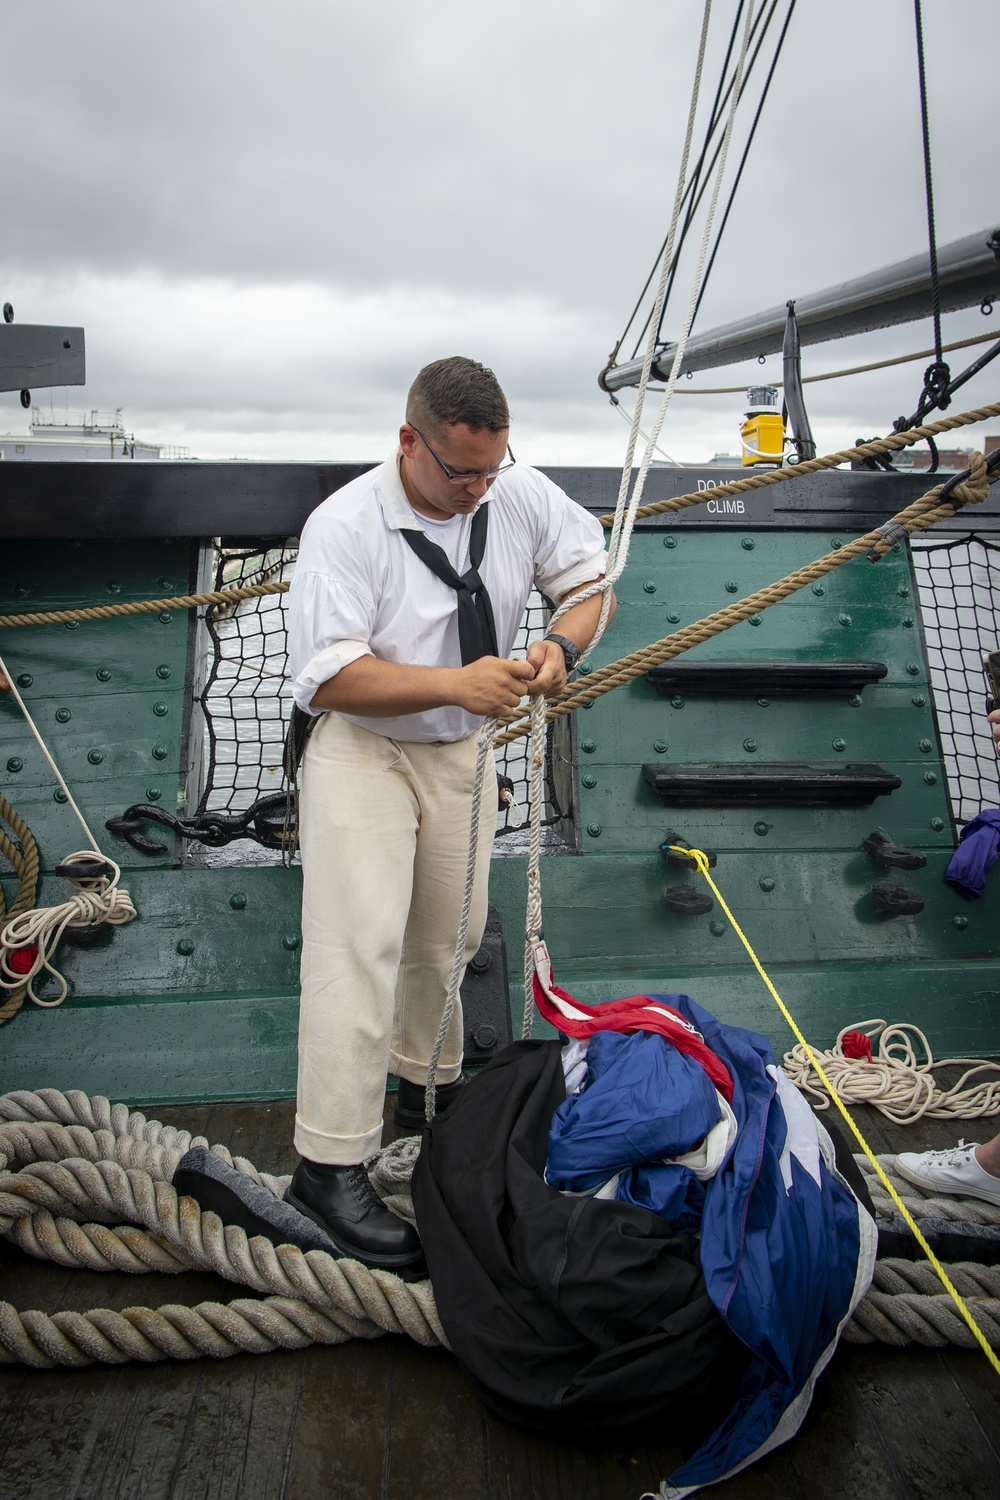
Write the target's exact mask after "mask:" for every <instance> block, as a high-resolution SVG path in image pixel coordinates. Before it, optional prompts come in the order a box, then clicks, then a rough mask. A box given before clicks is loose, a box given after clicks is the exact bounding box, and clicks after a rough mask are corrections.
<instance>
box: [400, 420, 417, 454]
mask: <svg viewBox="0 0 1000 1500" xmlns="http://www.w3.org/2000/svg"><path fill="white" fill-rule="evenodd" d="M419 441H420V439H419V438H418V437H417V434H416V433H415V432H414V430H413V428H412V427H406V426H403V427H401V428H400V429H399V447H400V451H401V452H402V454H403V457H404V458H412V457H413V453H414V449H415V448H416V446H417V443H418V442H419Z"/></svg>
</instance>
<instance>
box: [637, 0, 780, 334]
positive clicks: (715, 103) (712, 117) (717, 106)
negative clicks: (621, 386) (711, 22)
mask: <svg viewBox="0 0 1000 1500" xmlns="http://www.w3.org/2000/svg"><path fill="white" fill-rule="evenodd" d="M750 3H751V5H752V4H753V0H750ZM743 5H744V0H739V4H738V5H737V7H736V14H735V16H734V17H733V25H732V29H731V30H730V33H729V41H728V42H727V43H726V55H725V57H724V58H723V59H722V67H721V68H720V69H719V81H718V83H717V84H716V86H715V98H714V99H713V100H712V107H711V109H710V110H709V112H708V124H707V126H706V129H705V139H704V140H703V141H702V144H701V152H700V154H699V156H698V160H697V162H696V163H695V168H694V171H693V172H692V173H691V180H690V182H689V183H688V185H687V190H686V192H685V195H684V197H685V203H686V204H687V210H686V213H685V215H684V223H683V224H682V226H681V232H680V235H679V237H678V240H677V251H676V253H675V255H674V263H673V265H672V266H671V267H670V280H669V281H668V282H667V291H666V296H665V297H664V299H663V307H662V308H661V309H660V318H659V322H660V323H661V324H662V322H663V314H664V312H665V310H666V306H667V303H668V302H669V301H670V294H671V292H672V291H673V286H674V278H675V276H676V274H677V262H678V260H679V259H680V254H681V251H682V250H683V248H684V241H685V240H686V239H687V233H688V230H689V229H690V227H691V220H692V217H693V215H694V213H695V211H696V209H697V207H698V205H697V203H696V202H695V201H694V199H695V194H696V193H697V192H698V188H699V186H700V184H701V174H702V168H703V167H704V166H705V162H706V160H707V158H708V150H709V147H710V146H711V144H712V139H713V137H714V135H715V132H716V131H717V130H718V128H719V125H720V123H721V121H722V116H723V112H724V110H725V107H726V104H727V102H728V100H729V94H730V92H731V90H732V86H733V85H732V79H730V80H729V84H728V86H727V84H726V75H727V74H728V72H729V63H730V60H731V59H732V55H733V47H734V45H735V43H736V38H737V36H738V34H739V26H740V17H741V16H742V14H743ZM763 13H764V12H763V6H762V7H761V11H760V14H761V15H763ZM724 89H725V93H724V94H723V90H724ZM711 170H712V167H711V165H710V166H709V168H708V171H709V172H711ZM652 316H653V310H652V308H650V310H649V313H648V315H647V317H646V321H645V323H643V325H642V331H641V332H640V334H639V339H642V338H643V337H644V336H645V334H646V330H647V329H648V327H649V322H650V318H652ZM657 338H659V331H657ZM636 347H638V340H637V341H636ZM632 358H633V359H634V358H635V349H633V351H632Z"/></svg>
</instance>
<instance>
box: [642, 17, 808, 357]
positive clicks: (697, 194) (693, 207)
mask: <svg viewBox="0 0 1000 1500" xmlns="http://www.w3.org/2000/svg"><path fill="white" fill-rule="evenodd" d="M770 6H771V8H770V10H769V11H768V15H767V20H766V21H765V23H764V30H763V31H762V32H761V35H760V37H759V38H758V40H757V45H756V47H755V48H754V50H753V52H752V54H751V55H750V61H749V63H747V65H746V67H745V69H744V72H743V76H742V79H741V82H740V85H739V91H738V93H737V103H739V102H741V101H742V98H743V94H744V91H745V90H746V88H747V85H748V83H749V79H750V73H751V71H752V69H753V66H754V64H755V63H756V61H757V58H758V57H759V55H760V49H761V46H762V44H763V41H764V37H765V35H766V34H767V28H768V26H770V24H771V19H772V17H773V15H774V12H775V11H776V10H777V7H778V0H770ZM767 7H768V0H761V6H760V9H759V10H758V11H757V13H756V15H755V16H754V19H753V24H752V26H751V28H750V39H751V41H752V40H753V37H754V35H755V33H756V30H757V27H758V25H759V24H760V21H761V18H762V16H763V15H764V12H765V11H766V10H767ZM735 81H736V75H735V73H734V75H733V77H732V78H731V79H730V80H729V83H728V85H727V87H726V88H725V90H724V92H723V93H722V98H721V102H720V105H719V110H718V113H717V114H716V115H715V116H714V118H713V119H712V121H711V125H710V127H709V130H708V133H707V135H706V137H705V144H704V146H703V147H702V154H701V158H700V159H699V162H698V166H697V169H696V174H694V176H693V178H692V183H691V188H692V191H693V193H694V197H693V201H692V202H691V203H690V204H689V205H688V209H687V212H686V215H685V220H684V224H683V225H682V227H681V233H680V237H679V239H678V244H677V251H676V254H675V256H674V263H673V265H672V266H671V276H670V280H669V282H668V284H667V295H666V300H665V303H664V306H666V303H667V302H669V300H670V296H671V293H672V291H673V286H674V280H675V277H676V273H677V262H678V261H679V259H680V254H681V250H682V249H683V246H684V243H685V241H686V239H687V232H688V229H689V228H690V226H691V222H692V220H693V218H694V216H695V214H696V213H697V212H698V209H699V208H700V207H701V203H702V199H703V198H704V196H705V194H706V192H707V191H708V179H709V178H710V176H711V174H712V172H713V171H714V169H715V164H716V162H717V161H718V159H719V152H720V150H721V149H722V147H721V143H720V142H716V146H715V150H714V151H713V153H712V155H711V158H710V159H709V160H708V163H707V166H706V168H705V181H704V182H702V181H701V166H702V163H703V162H704V161H705V160H706V158H708V149H709V146H710V144H711V141H712V138H713V136H714V135H715V132H716V130H717V129H718V126H719V123H720V121H721V119H722V115H723V112H724V110H725V109H726V106H727V104H728V102H729V100H730V98H731V96H732V92H733V85H734V83H735ZM695 178H696V179H697V180H695ZM687 196H690V194H688V195H687ZM653 316H654V314H653V310H652V309H650V312H649V314H648V316H647V318H646V321H645V322H644V324H643V325H642V333H641V334H640V335H639V339H638V340H637V341H636V346H635V349H633V351H632V356H631V357H632V358H633V359H634V358H635V355H636V352H637V350H638V347H639V342H640V341H641V339H642V337H643V335H644V334H645V332H646V330H647V329H648V327H649V325H650V321H651V319H652V318H653ZM662 326H663V310H662V309H661V311H660V317H659V322H658V325H657V339H659V338H660V333H661V331H662Z"/></svg>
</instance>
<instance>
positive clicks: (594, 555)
mask: <svg viewBox="0 0 1000 1500" xmlns="http://www.w3.org/2000/svg"><path fill="white" fill-rule="evenodd" d="M536 472H537V471H536ZM537 477H538V479H539V480H540V481H541V485H542V493H541V495H540V497H539V498H540V499H541V501H542V506H541V508H540V511H539V533H538V537H537V540H536V546H535V582H536V584H537V585H538V587H539V588H540V589H541V591H542V593H543V594H545V595H546V597H547V598H549V599H552V600H553V601H554V602H555V603H556V604H558V603H559V602H560V601H561V600H562V599H564V598H565V597H566V595H567V594H568V593H569V592H570V590H571V589H576V588H579V587H580V585H581V584H584V583H592V582H593V581H594V580H595V579H597V578H603V577H604V574H605V572H606V571H607V566H608V555H607V552H606V551H605V547H604V528H603V527H602V526H601V523H600V522H599V521H598V520H597V518H596V517H595V516H592V515H591V514H590V513H589V512H588V511H586V510H584V508H583V506H582V505H578V504H577V503H576V501H575V500H571V499H570V497H569V496H568V495H567V494H566V492H565V491H564V490H561V489H560V488H559V486H558V485H557V484H553V482H552V480H551V479H548V478H547V477H546V476H545V475H543V474H538V476H537Z"/></svg>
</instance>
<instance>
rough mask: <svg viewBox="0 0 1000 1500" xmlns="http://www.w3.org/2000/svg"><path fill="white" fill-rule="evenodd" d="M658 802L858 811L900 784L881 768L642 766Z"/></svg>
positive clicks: (793, 764) (790, 764) (791, 764)
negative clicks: (843, 808) (837, 808)
mask: <svg viewBox="0 0 1000 1500" xmlns="http://www.w3.org/2000/svg"><path fill="white" fill-rule="evenodd" d="M642 774H643V777H644V778H645V780H646V782H647V783H648V784H649V786H651V787H652V789H653V791H654V792H655V793H656V795H657V796H658V797H659V798H661V800H662V801H664V802H668V803H672V804H673V805H674V806H677V807H864V806H866V805H867V804H868V803H870V802H874V800H875V798H876V797H885V796H888V794H889V793H890V792H894V791H896V790H897V788H898V787H900V786H902V782H901V781H900V779H899V777H898V776H894V775H893V774H892V772H891V771H887V770H886V769H885V767H884V766H878V765H871V764H867V763H865V764H857V763H848V764H846V765H841V764H839V763H838V764H836V765H832V764H830V765H827V764H825V763H820V764H815V763H813V764H809V763H802V762H787V763H786V762H778V763H775V764H771V765H764V764H761V765H756V766H752V767H750V766H743V765H724V764H721V763H718V762H706V763H704V764H702V765H645V766H643V768H642Z"/></svg>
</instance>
